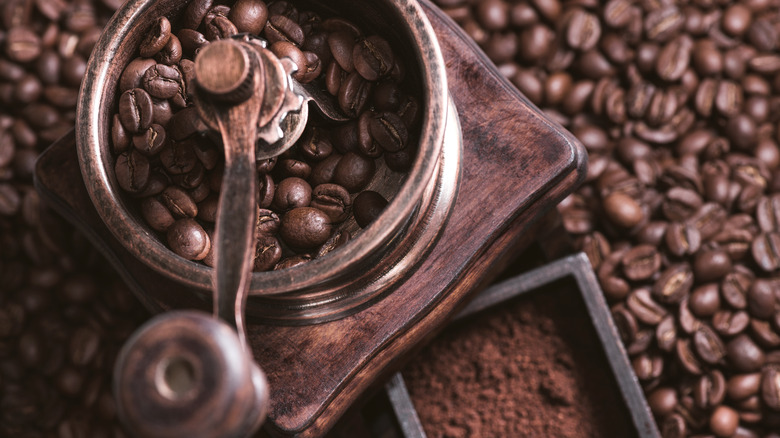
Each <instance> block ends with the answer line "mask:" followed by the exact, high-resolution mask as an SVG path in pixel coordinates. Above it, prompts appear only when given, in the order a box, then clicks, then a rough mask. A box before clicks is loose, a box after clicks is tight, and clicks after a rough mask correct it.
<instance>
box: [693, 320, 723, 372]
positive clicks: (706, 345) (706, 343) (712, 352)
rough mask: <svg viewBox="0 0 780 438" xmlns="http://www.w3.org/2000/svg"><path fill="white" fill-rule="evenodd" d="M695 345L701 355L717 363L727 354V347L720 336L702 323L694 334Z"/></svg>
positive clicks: (710, 361)
mask: <svg viewBox="0 0 780 438" xmlns="http://www.w3.org/2000/svg"><path fill="white" fill-rule="evenodd" d="M693 345H694V347H695V348H696V353H698V355H699V357H700V358H701V359H702V360H703V361H705V362H707V363H709V364H716V363H718V362H720V360H721V359H722V358H723V357H724V356H725V355H726V347H725V346H724V345H723V341H721V339H720V337H718V335H717V334H716V333H715V332H714V331H713V330H712V329H711V328H709V327H708V326H706V325H702V326H700V327H699V329H698V330H696V332H695V333H694V335H693Z"/></svg>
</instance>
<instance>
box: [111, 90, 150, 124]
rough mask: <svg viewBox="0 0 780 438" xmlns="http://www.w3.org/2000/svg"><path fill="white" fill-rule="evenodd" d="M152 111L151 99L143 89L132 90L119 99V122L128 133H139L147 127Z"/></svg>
mask: <svg viewBox="0 0 780 438" xmlns="http://www.w3.org/2000/svg"><path fill="white" fill-rule="evenodd" d="M152 110H153V108H152V98H151V97H150V96H149V94H147V93H146V91H144V90H143V89H140V88H133V89H131V90H128V91H125V92H124V93H122V96H120V98H119V120H120V121H121V122H122V125H123V126H124V128H125V130H127V131H128V132H130V133H133V134H136V133H140V132H142V131H143V130H145V129H147V128H148V127H149V125H150V124H151V123H152Z"/></svg>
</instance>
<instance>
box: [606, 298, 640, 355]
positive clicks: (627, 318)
mask: <svg viewBox="0 0 780 438" xmlns="http://www.w3.org/2000/svg"><path fill="white" fill-rule="evenodd" d="M610 311H611V314H612V319H613V320H614V321H615V325H616V326H617V329H618V333H619V334H620V339H621V340H622V341H623V343H624V344H626V345H627V344H630V343H632V342H633V341H634V339H636V335H637V332H638V331H639V325H638V323H637V320H636V317H635V316H634V314H633V313H632V312H630V311H629V310H628V309H626V307H625V306H623V305H622V304H618V305H616V306H614V307H612V309H610Z"/></svg>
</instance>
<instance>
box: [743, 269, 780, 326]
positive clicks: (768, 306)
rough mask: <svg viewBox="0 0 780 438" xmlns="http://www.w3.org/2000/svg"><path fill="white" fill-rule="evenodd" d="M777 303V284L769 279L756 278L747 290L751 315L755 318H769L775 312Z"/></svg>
mask: <svg viewBox="0 0 780 438" xmlns="http://www.w3.org/2000/svg"><path fill="white" fill-rule="evenodd" d="M775 304H776V298H775V286H774V285H773V284H772V283H770V282H769V281H767V280H764V279H760V278H759V279H756V281H754V282H753V285H752V286H751V287H750V289H748V292H747V305H748V311H749V312H750V315H751V316H753V317H755V318H760V319H769V318H770V317H771V316H772V315H773V314H774V312H775Z"/></svg>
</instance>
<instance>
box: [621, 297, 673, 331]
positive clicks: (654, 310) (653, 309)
mask: <svg viewBox="0 0 780 438" xmlns="http://www.w3.org/2000/svg"><path fill="white" fill-rule="evenodd" d="M626 306H627V307H628V309H629V310H630V311H631V313H633V314H634V315H635V316H636V319H638V320H639V321H641V322H643V323H645V324H648V325H656V324H659V323H660V322H661V321H662V320H663V319H664V317H666V309H664V308H663V306H661V305H660V304H658V303H656V302H655V300H653V297H652V296H651V294H650V291H649V290H648V289H644V288H643V289H637V290H635V291H634V292H632V293H631V294H629V296H628V299H627V300H626Z"/></svg>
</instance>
